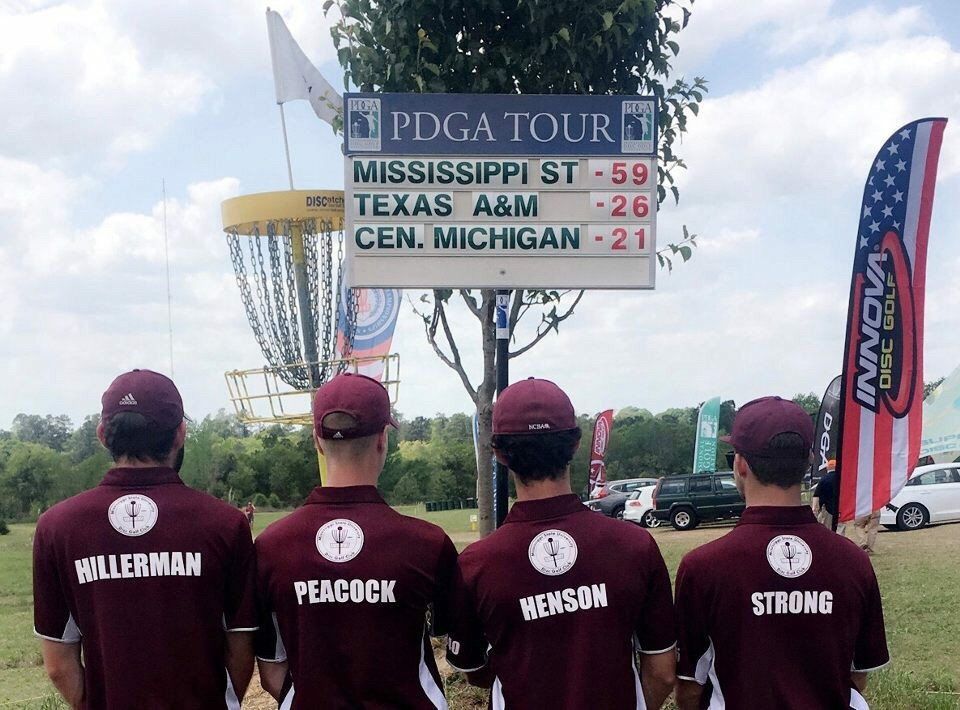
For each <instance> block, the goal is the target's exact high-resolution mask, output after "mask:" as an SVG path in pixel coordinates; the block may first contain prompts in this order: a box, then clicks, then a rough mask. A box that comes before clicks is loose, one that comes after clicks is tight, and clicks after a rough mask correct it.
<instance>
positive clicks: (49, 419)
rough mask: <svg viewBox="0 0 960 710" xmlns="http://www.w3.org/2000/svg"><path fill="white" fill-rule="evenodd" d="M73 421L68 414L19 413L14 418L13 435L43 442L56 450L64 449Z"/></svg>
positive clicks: (22, 439) (23, 439)
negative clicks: (42, 415) (41, 414)
mask: <svg viewBox="0 0 960 710" xmlns="http://www.w3.org/2000/svg"><path fill="white" fill-rule="evenodd" d="M72 429H73V423H72V422H71V421H70V417H68V416H67V415H66V414H60V415H57V416H54V415H52V414H48V415H46V416H44V417H41V416H40V415H39V414H18V415H17V416H15V417H14V418H13V435H14V436H16V437H17V438H18V439H20V441H29V442H32V443H34V444H43V445H44V446H46V447H47V448H49V449H53V450H54V451H63V449H64V447H65V446H66V443H67V440H68V439H69V438H70V432H71V430H72Z"/></svg>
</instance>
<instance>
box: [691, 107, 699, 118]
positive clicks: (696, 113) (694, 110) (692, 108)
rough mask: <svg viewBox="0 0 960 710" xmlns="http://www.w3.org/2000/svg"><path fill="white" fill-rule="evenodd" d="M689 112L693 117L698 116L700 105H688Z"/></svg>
mask: <svg viewBox="0 0 960 710" xmlns="http://www.w3.org/2000/svg"><path fill="white" fill-rule="evenodd" d="M690 111H691V112H692V113H693V115H694V116H697V115H699V114H700V105H699V104H690Z"/></svg>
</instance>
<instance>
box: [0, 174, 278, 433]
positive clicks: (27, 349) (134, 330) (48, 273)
mask: <svg viewBox="0 0 960 710" xmlns="http://www.w3.org/2000/svg"><path fill="white" fill-rule="evenodd" d="M24 170H25V169H24V168H23V167H22V165H21V164H12V167H11V162H10V161H6V162H5V163H4V162H0V189H2V187H3V186H4V185H6V184H10V183H13V184H22V185H23V186H24V187H31V188H32V190H33V191H34V192H35V194H33V195H30V196H29V197H30V199H29V200H27V199H25V198H21V200H20V202H21V208H20V209H19V210H7V211H6V212H0V234H2V235H5V236H4V237H3V239H2V241H0V299H2V302H3V303H4V309H3V312H2V316H0V334H2V335H3V337H2V338H0V370H2V371H3V372H4V378H3V383H2V385H0V387H2V390H3V391H2V392H0V421H6V420H9V419H11V418H12V417H13V416H14V415H15V414H16V413H17V412H18V411H26V410H29V411H43V412H47V411H49V412H53V411H57V412H60V411H69V412H71V413H72V414H74V415H75V416H79V414H82V413H85V412H90V411H94V410H96V408H97V407H96V403H97V397H98V395H99V392H100V391H101V390H102V387H103V386H105V384H106V383H107V382H109V380H110V378H111V377H112V376H114V375H116V373H117V372H119V371H122V370H123V369H129V368H132V367H151V368H154V369H158V370H163V371H168V370H169V358H168V340H167V332H168V327H167V308H166V277H165V269H164V245H163V220H162V213H163V206H162V204H160V203H158V204H155V205H153V206H152V208H151V209H150V211H149V212H148V213H134V212H126V213H115V214H110V215H107V216H106V217H105V218H104V219H102V220H101V221H100V222H99V223H97V224H96V225H94V226H92V227H90V228H85V229H78V228H75V227H72V226H71V224H70V220H69V209H66V210H57V209H52V210H50V211H48V212H46V213H44V212H43V210H42V207H43V206H44V205H45V204H51V205H56V204H58V203H57V202H56V200H55V199H54V198H55V197H56V195H57V194H62V193H64V192H66V193H70V194H71V195H72V199H74V200H76V199H79V198H80V197H81V196H82V190H81V189H80V188H78V187H77V186H76V185H75V184H73V183H71V182H70V181H69V180H64V179H63V177H62V175H59V174H58V173H55V172H51V173H44V172H43V171H37V170H36V169H34V170H32V171H31V170H29V169H26V170H27V174H28V175H30V176H31V177H32V183H30V184H29V185H28V184H27V183H20V182H19V179H18V177H17V176H18V175H21V174H23V172H24ZM11 173H12V174H11ZM71 190H72V192H71ZM237 191H238V182H237V180H236V179H234V178H223V179H220V180H216V181H211V182H206V183H195V184H193V185H191V186H190V187H189V188H188V190H187V194H186V196H185V197H183V198H171V199H170V200H169V202H168V205H167V220H168V224H169V230H168V231H169V241H170V262H171V277H172V278H171V281H172V283H171V286H172V288H171V291H172V305H173V328H174V335H175V337H174V341H175V353H174V357H175V367H176V372H177V379H178V381H180V382H181V384H182V385H183V388H184V392H185V393H186V392H189V393H190V395H191V396H190V397H188V399H189V400H190V401H192V402H193V406H195V407H197V408H198V409H200V408H201V407H202V408H203V411H204V412H205V411H208V409H211V408H214V409H215V408H216V407H215V406H212V405H214V404H217V405H220V406H223V405H225V404H226V396H225V391H224V386H223V380H222V373H223V372H224V371H225V370H227V369H232V368H235V367H238V366H244V365H251V364H256V363H258V362H260V361H261V358H260V357H259V354H258V353H257V352H256V345H255V343H254V342H253V339H252V337H251V336H250V335H249V333H248V328H247V324H246V319H245V318H244V315H243V311H242V308H241V306H240V299H239V296H238V294H237V293H236V285H235V283H234V280H233V275H232V273H231V272H230V266H229V254H228V250H227V246H226V241H225V238H224V235H223V232H222V230H221V225H220V202H221V201H222V200H223V199H225V198H227V197H230V196H232V195H234V194H236V193H237ZM59 204H66V205H67V206H68V207H69V202H66V203H59ZM24 224H28V226H27V227H24V226H23V225H24ZM11 225H12V228H15V229H16V230H17V231H16V232H13V231H11ZM11 234H22V235H24V237H23V239H22V240H17V239H13V238H10V237H9V236H6V235H11ZM23 383H32V384H31V385H30V387H29V393H28V392H27V391H25V390H23V389H21V388H22V386H23ZM98 388H99V389H98ZM201 402H203V405H201V404H200V403H201Z"/></svg>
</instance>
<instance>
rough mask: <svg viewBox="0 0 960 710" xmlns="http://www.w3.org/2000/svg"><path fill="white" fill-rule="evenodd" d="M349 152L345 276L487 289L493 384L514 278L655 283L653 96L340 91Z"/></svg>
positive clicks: (498, 482) (501, 370)
mask: <svg viewBox="0 0 960 710" xmlns="http://www.w3.org/2000/svg"><path fill="white" fill-rule="evenodd" d="M344 156H345V158H346V159H345V160H344V193H345V199H344V214H345V225H344V235H345V244H346V251H347V258H346V262H345V265H346V270H345V277H346V279H347V280H348V283H349V285H350V286H351V287H370V288H388V287H390V288H428V289H433V288H441V289H447V288H449V289H457V288H460V289H471V288H481V289H496V290H497V296H496V299H497V300H496V316H497V359H496V362H497V392H498V394H499V392H501V391H502V390H503V389H504V388H505V387H506V386H507V374H508V372H507V360H508V357H509V354H508V345H509V338H510V324H509V320H508V313H509V308H510V305H509V304H510V290H512V289H587V288H591V289H652V288H654V286H655V276H656V266H657V260H656V212H657V174H658V169H657V100H656V98H655V97H652V96H609V95H600V96H585V95H523V94H521V95H512V94H511V95H506V94H389V93H384V94H376V93H348V94H346V95H344ZM495 470H496V479H495V482H494V496H493V498H494V501H493V502H494V511H493V513H494V519H495V520H496V522H497V524H498V525H499V524H500V523H502V521H503V519H504V517H505V516H506V512H507V491H508V487H507V483H508V482H507V472H506V471H505V470H504V467H502V466H500V465H497V466H496V467H495Z"/></svg>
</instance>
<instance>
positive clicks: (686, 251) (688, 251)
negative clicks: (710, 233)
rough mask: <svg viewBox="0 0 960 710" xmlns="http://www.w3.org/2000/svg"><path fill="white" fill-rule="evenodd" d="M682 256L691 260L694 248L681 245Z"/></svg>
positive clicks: (686, 259)
mask: <svg viewBox="0 0 960 710" xmlns="http://www.w3.org/2000/svg"><path fill="white" fill-rule="evenodd" d="M680 256H682V257H683V260H684V261H690V257H691V256H693V249H691V248H690V247H688V246H682V247H680Z"/></svg>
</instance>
